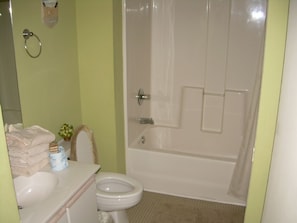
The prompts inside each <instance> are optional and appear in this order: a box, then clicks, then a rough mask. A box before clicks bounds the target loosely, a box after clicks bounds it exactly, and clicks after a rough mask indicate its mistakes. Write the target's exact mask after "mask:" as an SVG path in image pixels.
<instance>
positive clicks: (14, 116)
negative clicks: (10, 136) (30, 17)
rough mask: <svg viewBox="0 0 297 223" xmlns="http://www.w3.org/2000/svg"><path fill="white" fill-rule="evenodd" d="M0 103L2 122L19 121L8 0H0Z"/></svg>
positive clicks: (18, 101) (18, 103) (18, 99)
mask: <svg viewBox="0 0 297 223" xmlns="http://www.w3.org/2000/svg"><path fill="white" fill-rule="evenodd" d="M0 27H1V32H0V49H1V50H0V104H1V106H2V114H3V122H4V123H8V124H13V123H21V122H22V113H21V105H20V97H19V90H18V81H17V71H16V63H15V54H14V44H13V35H12V17H11V10H10V2H9V0H0Z"/></svg>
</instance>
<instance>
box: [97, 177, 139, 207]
mask: <svg viewBox="0 0 297 223" xmlns="http://www.w3.org/2000/svg"><path fill="white" fill-rule="evenodd" d="M96 188H97V191H96V196H97V207H98V209H99V210H102V211H114V210H124V209H127V208H130V207H133V206H134V205H136V204H138V202H139V201H140V200H141V197H142V191H143V186H142V185H141V184H140V183H139V182H137V181H136V180H134V179H132V178H131V177H128V176H126V175H124V174H119V173H109V172H103V173H99V174H97V176H96Z"/></svg>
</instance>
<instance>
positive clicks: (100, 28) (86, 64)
mask: <svg viewBox="0 0 297 223" xmlns="http://www.w3.org/2000/svg"><path fill="white" fill-rule="evenodd" d="M76 10H77V13H76V14H77V16H76V18H77V39H78V44H77V46H78V52H79V57H78V58H79V59H78V61H79V76H80V90H81V91H80V93H81V95H80V97H81V108H82V120H83V123H84V124H86V125H88V126H89V127H90V128H91V129H93V130H94V135H95V139H96V143H97V147H98V148H97V150H98V153H97V154H98V160H99V163H100V165H101V167H102V170H103V171H106V170H108V171H114V172H125V156H124V154H125V150H124V129H123V99H122V95H123V91H122V89H123V88H122V68H121V67H122V64H121V60H122V57H121V55H118V54H121V47H122V44H121V31H120V30H121V23H120V22H121V20H119V19H118V17H116V18H115V19H117V21H118V23H117V24H115V26H113V24H114V17H113V15H114V14H117V13H119V16H120V15H121V1H114V3H113V1H111V0H101V1H80V0H77V1H76ZM113 10H115V11H116V13H113ZM115 35H117V36H115ZM114 43H115V44H114Z"/></svg>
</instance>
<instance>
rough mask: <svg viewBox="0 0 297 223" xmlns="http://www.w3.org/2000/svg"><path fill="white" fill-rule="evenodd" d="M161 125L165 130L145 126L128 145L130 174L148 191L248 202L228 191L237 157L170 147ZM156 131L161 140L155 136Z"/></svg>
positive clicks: (128, 170)
mask: <svg viewBox="0 0 297 223" xmlns="http://www.w3.org/2000/svg"><path fill="white" fill-rule="evenodd" d="M160 129H162V130H164V128H160V127H153V128H147V129H145V130H144V131H143V132H142V133H141V134H140V135H139V137H138V138H137V139H136V140H135V141H134V142H133V143H131V145H129V146H128V148H127V149H126V159H127V174H128V175H129V176H131V177H134V178H135V179H138V180H139V181H140V182H141V183H142V184H143V185H144V189H145V190H146V191H151V192H157V193H163V194H169V195H174V196H180V197H186V198H193V199H201V200H207V201H214V202H220V203H227V204H235V205H241V206H244V205H245V202H244V201H242V200H239V199H236V198H234V197H232V196H230V195H228V194H227V191H228V187H229V183H230V180H231V177H232V173H233V169H234V166H235V159H232V158H226V157H219V156H211V155H205V154H190V153H187V152H179V151H182V150H180V149H177V148H175V149H174V147H173V148H168V147H167V148H166V147H164V145H167V146H168V144H166V143H164V140H161V139H160V136H161V138H162V134H161V135H160ZM166 131H167V132H168V129H166ZM161 132H163V131H161ZM156 135H158V136H159V138H158V140H156V139H154V140H153V137H155V136H156ZM163 138H164V137H163ZM156 141H157V142H156ZM165 141H166V140H165ZM168 141H171V140H168Z"/></svg>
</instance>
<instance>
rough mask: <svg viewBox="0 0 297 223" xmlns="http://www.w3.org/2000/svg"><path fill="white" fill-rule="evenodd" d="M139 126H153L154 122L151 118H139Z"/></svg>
mask: <svg viewBox="0 0 297 223" xmlns="http://www.w3.org/2000/svg"><path fill="white" fill-rule="evenodd" d="M138 121H139V124H151V125H153V124H154V120H153V119H152V118H139V119H138Z"/></svg>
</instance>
